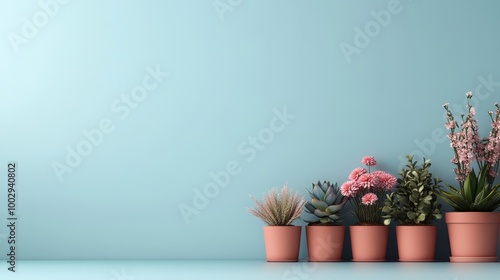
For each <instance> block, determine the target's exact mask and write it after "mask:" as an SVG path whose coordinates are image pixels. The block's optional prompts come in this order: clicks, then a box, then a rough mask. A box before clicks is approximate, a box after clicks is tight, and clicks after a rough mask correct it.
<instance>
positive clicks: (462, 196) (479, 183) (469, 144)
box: [440, 92, 500, 212]
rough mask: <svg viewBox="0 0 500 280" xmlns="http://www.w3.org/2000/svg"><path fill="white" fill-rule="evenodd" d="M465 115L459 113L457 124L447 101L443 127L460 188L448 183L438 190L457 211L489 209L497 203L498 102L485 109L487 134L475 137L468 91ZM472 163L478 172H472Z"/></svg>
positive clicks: (499, 193)
mask: <svg viewBox="0 0 500 280" xmlns="http://www.w3.org/2000/svg"><path fill="white" fill-rule="evenodd" d="M466 96H467V106H468V114H467V115H461V125H460V126H459V125H458V123H457V121H455V118H454V117H453V114H452V112H451V111H450V109H449V107H448V103H446V104H444V105H443V107H444V109H445V110H446V123H445V127H446V128H447V129H448V130H449V131H450V133H449V134H448V138H450V146H451V148H453V152H454V157H453V159H452V160H451V162H452V163H454V164H455V165H456V168H454V172H455V175H456V180H457V181H458V183H459V185H460V189H458V188H455V187H452V186H450V185H448V191H444V190H441V191H440V196H441V198H442V199H443V200H444V201H445V202H446V203H448V204H449V205H450V206H451V207H453V208H454V209H455V210H456V211H461V212H466V211H467V212H472V211H475V212H490V211H494V210H495V209H497V208H498V207H499V206H500V184H497V185H494V181H495V178H496V176H497V172H498V164H499V160H500V133H499V129H500V105H498V103H495V107H496V111H495V113H493V112H492V111H490V112H488V114H489V116H490V119H491V131H490V133H489V136H488V137H485V138H483V139H481V138H480V137H479V128H478V125H477V121H476V119H475V115H476V110H475V109H474V107H473V106H472V105H470V100H471V99H472V93H471V92H468V93H467V94H466ZM474 163H475V165H476V167H477V170H478V171H479V173H478V174H477V175H476V171H475V169H474Z"/></svg>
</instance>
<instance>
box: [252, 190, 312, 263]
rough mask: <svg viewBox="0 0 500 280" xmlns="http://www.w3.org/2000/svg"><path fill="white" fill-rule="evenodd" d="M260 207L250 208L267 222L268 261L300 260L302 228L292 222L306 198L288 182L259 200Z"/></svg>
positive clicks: (296, 217)
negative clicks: (295, 191)
mask: <svg viewBox="0 0 500 280" xmlns="http://www.w3.org/2000/svg"><path fill="white" fill-rule="evenodd" d="M250 197H251V198H252V200H253V201H254V202H255V205H256V207H255V208H252V209H248V211H249V212H250V213H251V214H252V215H254V216H256V217H258V218H260V219H261V220H262V221H264V222H265V223H266V224H267V226H264V243H265V247H266V259H267V261H268V262H296V261H298V260H299V250H300V234H301V229H302V227H300V226H294V225H292V222H293V221H294V220H296V219H298V218H299V217H300V215H301V214H302V210H303V209H304V204H305V203H306V201H305V199H304V198H303V197H301V196H299V194H298V193H293V192H292V191H290V190H289V189H288V186H287V184H285V186H283V188H282V189H281V191H279V192H278V191H277V190H276V189H275V188H273V189H272V190H271V191H270V192H269V193H267V194H265V195H264V196H263V197H262V201H258V200H256V199H255V198H254V197H253V196H250Z"/></svg>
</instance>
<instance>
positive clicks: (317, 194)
mask: <svg viewBox="0 0 500 280" xmlns="http://www.w3.org/2000/svg"><path fill="white" fill-rule="evenodd" d="M307 191H308V192H309V195H310V196H311V200H310V201H308V202H307V203H306V205H305V208H306V209H305V212H306V213H309V214H312V215H314V216H313V218H312V219H310V220H306V219H304V221H305V222H307V223H309V224H310V225H313V224H323V225H329V224H335V223H338V222H340V221H341V219H340V214H339V211H340V210H341V209H342V208H343V207H344V205H345V204H346V202H347V200H348V199H347V197H344V196H342V194H341V193H340V191H339V188H338V186H337V183H335V185H332V184H330V182H328V181H324V182H323V184H321V182H320V181H318V182H317V183H316V184H314V183H313V184H312V189H311V190H307Z"/></svg>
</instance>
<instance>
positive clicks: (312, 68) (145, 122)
mask: <svg viewBox="0 0 500 280" xmlns="http://www.w3.org/2000/svg"><path fill="white" fill-rule="evenodd" d="M45 1H46V0H42V2H45ZM221 1H223V2H224V3H227V1H226V0H221ZM388 2H389V1H388V0H380V1H327V0H323V1H284V0H282V1H266V0H254V1H248V0H243V1H241V3H239V2H238V1H233V3H235V4H238V3H239V5H235V6H233V7H232V10H231V11H228V12H226V13H225V14H224V18H223V19H222V18H221V17H219V16H218V14H217V12H216V11H215V9H214V7H213V1H212V0H206V1H184V0H177V1H173V0H171V1H152V0H150V1H96V0H92V1H76V0H73V1H70V2H69V3H68V4H66V5H59V9H60V10H59V11H58V13H57V14H56V15H55V16H53V17H51V18H50V19H49V22H48V24H47V25H46V26H44V27H42V28H40V29H39V30H38V33H37V34H36V35H35V36H34V37H33V38H30V39H29V41H28V43H26V44H24V45H21V46H19V50H18V51H17V52H16V51H15V50H14V48H13V47H12V45H11V43H10V42H9V34H10V33H16V34H20V33H21V29H22V27H23V18H25V17H26V18H29V19H31V18H32V16H33V15H34V14H36V13H37V12H38V11H41V7H40V6H39V5H38V4H36V2H35V1H13V0H10V1H7V0H2V1H0V23H1V24H0V34H2V38H3V39H2V40H0V56H1V57H0V61H1V63H0V75H1V77H2V80H1V83H0V94H1V95H0V96H1V97H0V127H1V129H2V137H1V138H0V139H1V140H0V158H1V162H2V163H3V166H5V164H6V163H7V162H8V161H16V162H17V163H18V165H19V171H18V180H19V183H18V193H19V196H18V198H19V206H18V217H19V222H18V223H19V226H18V242H19V246H18V256H19V258H21V259H263V258H264V245H263V236H262V225H263V224H262V222H261V221H259V220H258V219H256V218H254V217H253V216H251V215H250V214H248V213H247V211H246V207H249V206H252V202H251V200H250V198H249V194H253V195H255V196H260V195H261V194H262V193H263V192H266V191H267V190H268V189H269V188H271V187H280V186H282V185H283V184H284V183H285V182H288V183H289V185H290V187H292V188H293V189H296V190H299V191H300V192H301V193H303V194H306V192H305V189H304V188H305V187H309V186H310V184H311V182H313V181H317V180H330V181H333V182H339V183H342V182H343V181H345V180H346V178H347V176H348V174H349V172H350V171H351V170H352V169H353V168H355V167H358V166H359V165H360V163H359V161H360V159H361V157H362V156H365V155H373V156H375V157H376V158H377V160H378V161H379V163H380V166H379V167H380V169H383V170H386V171H389V172H392V173H394V174H396V173H397V172H398V171H399V168H400V166H401V158H402V157H403V156H404V155H405V154H407V153H417V154H420V155H424V156H426V157H427V158H431V159H432V161H433V169H432V170H433V172H434V173H435V174H436V175H439V176H440V177H442V178H443V179H445V181H446V182H449V183H454V180H453V177H454V176H453V173H452V171H451V169H452V167H453V166H452V164H451V163H450V162H449V160H450V159H451V155H452V151H451V149H450V148H449V144H448V142H447V141H443V137H442V136H441V137H438V138H436V139H438V140H430V139H432V138H431V137H432V135H433V133H439V131H444V129H443V112H444V111H443V109H442V107H441V105H442V104H443V103H445V102H449V103H450V104H452V105H453V106H455V107H456V106H457V105H459V104H462V103H463V101H464V99H465V92H466V91H469V90H475V89H476V87H477V86H478V85H480V84H481V83H480V77H484V78H486V79H487V77H488V76H489V75H491V79H492V80H493V81H495V82H496V81H499V82H500V71H499V70H498V69H499V68H498V67H499V65H500V54H499V49H500V39H499V37H498V27H499V26H500V18H499V17H498V12H499V11H500V2H499V1H495V0H489V1H472V0H470V1H465V0H464V1H452V0H448V1H431V0H428V1H407V0H402V1H401V4H400V6H401V7H402V11H401V12H400V13H399V14H395V15H392V18H391V21H390V23H389V24H388V25H387V26H386V27H383V28H382V29H381V30H380V32H379V34H378V35H377V36H375V37H374V38H372V39H371V42H370V44H369V45H367V46H366V47H365V48H363V49H361V53H359V54H354V55H352V57H351V59H352V61H351V62H350V63H349V62H348V61H347V59H346V57H345V56H344V55H343V53H342V51H341V49H340V47H339V44H341V43H342V42H345V43H349V44H353V39H354V36H355V31H354V28H356V27H360V28H362V29H364V27H365V25H366V24H368V23H369V22H370V21H372V20H373V17H372V15H371V14H370V12H371V11H375V12H378V11H380V10H382V9H387V3H388ZM157 65H159V67H160V69H161V70H162V71H165V72H169V73H170V76H169V77H168V78H166V80H165V81H164V82H163V83H161V84H160V85H159V87H158V88H157V89H156V90H154V91H152V92H151V93H150V94H149V95H148V97H147V98H146V99H145V100H144V101H143V102H141V103H140V104H139V106H138V108H137V109H135V110H133V111H132V112H131V113H130V115H129V116H128V117H127V118H125V119H123V120H121V119H120V118H119V115H118V114H115V113H114V112H113V111H112V110H111V108H110V106H111V104H112V103H113V101H114V100H116V99H118V98H120V95H122V94H130V91H131V90H132V88H133V87H135V86H137V85H140V84H141V83H142V79H143V77H144V76H145V75H146V74H147V71H146V70H145V69H146V67H148V66H150V67H152V68H155V67H156V66H157ZM499 92H500V85H499V84H496V85H494V86H492V87H491V86H490V90H489V91H488V90H486V88H484V87H483V89H482V94H484V95H486V94H488V95H489V96H488V98H483V99H482V100H479V102H477V104H476V105H477V109H478V113H479V116H478V118H479V122H480V125H481V126H482V127H483V128H484V129H485V130H484V131H483V132H484V133H486V132H487V129H488V127H489V121H488V117H487V114H486V112H487V111H488V110H491V109H493V108H494V107H493V103H494V102H495V101H498V100H499V98H498V93H499ZM284 107H286V108H287V111H288V112H289V113H290V114H293V115H294V116H295V118H294V119H292V120H291V121H290V123H289V124H288V125H287V126H286V128H285V129H284V130H283V131H281V132H278V133H275V134H274V137H273V139H272V141H270V143H268V144H266V146H265V149H263V150H262V151H258V153H257V154H256V157H255V158H253V159H252V160H250V161H247V158H248V155H246V154H242V153H241V152H239V151H238V146H239V145H241V144H242V143H243V144H245V142H244V141H247V138H248V137H249V136H255V135H257V134H258V133H259V132H260V131H262V129H265V128H267V127H268V126H269V122H270V121H271V120H272V119H273V117H274V113H273V110H274V109H277V110H282V109H283V108H284ZM104 118H109V119H111V120H112V121H113V123H114V124H115V130H114V131H113V132H112V133H110V134H106V135H105V136H104V139H103V141H102V143H101V144H100V145H98V146H96V147H94V149H93V151H92V152H91V153H90V155H89V156H87V157H85V158H84V159H83V161H82V163H81V164H80V165H79V166H77V167H76V168H74V171H73V172H72V173H67V174H64V176H63V179H64V180H63V181H62V182H60V181H59V180H58V178H57V176H56V175H55V173H54V172H53V169H52V166H51V165H52V164H53V162H54V161H57V162H61V163H64V159H65V157H66V154H67V152H66V147H67V146H70V147H73V148H74V147H75V146H76V145H77V144H78V143H79V142H80V141H82V140H84V139H85V137H84V136H83V134H82V130H83V129H87V130H89V129H95V128H96V127H97V126H98V123H99V122H100V121H101V120H102V119H104ZM433 131H434V132H433ZM230 161H236V162H238V163H239V166H240V168H241V173H240V174H238V175H236V176H232V177H231V180H230V183H229V185H228V186H227V187H226V188H224V189H222V190H221V191H220V193H219V194H218V195H217V196H216V197H215V198H213V199H211V200H210V201H209V204H208V206H207V207H206V208H204V209H202V210H201V211H200V214H199V215H197V216H192V217H191V222H190V223H189V224H186V222H185V220H184V219H183V217H182V215H181V212H180V211H179V206H180V205H181V204H183V203H184V204H186V205H191V204H192V200H193V197H194V192H193V189H194V188H197V189H199V190H201V189H203V187H204V186H205V184H207V183H209V182H211V181H212V179H211V177H210V176H209V174H210V172H219V171H221V170H224V169H225V168H226V164H227V163H228V162H230ZM2 169H3V170H0V181H1V182H5V181H6V178H5V173H6V170H5V169H6V167H2ZM4 185H5V184H4ZM1 189H2V190H3V191H1V192H0V199H1V201H2V204H0V205H1V207H2V209H0V218H1V221H5V217H6V206H5V204H4V202H5V201H6V190H5V189H6V186H2V188H1ZM3 223H4V222H2V224H3ZM351 223H352V219H350V218H346V223H345V224H346V225H348V224H351ZM297 224H303V223H301V222H298V223H297ZM437 224H438V225H439V238H438V242H439V244H438V248H437V258H438V260H447V258H448V256H449V245H448V240H447V231H446V227H445V223H444V221H439V222H438V223H437ZM5 234H6V230H5V227H4V226H2V227H0V239H1V243H0V249H1V252H2V254H1V256H2V257H4V256H5V250H6V244H5ZM303 241H305V240H303ZM302 245H303V246H302V250H301V258H302V259H304V258H305V257H306V247H305V242H303V244H302ZM395 246H396V245H395V239H394V232H391V241H390V245H389V252H388V258H389V259H390V260H395V259H396V258H397V255H396V247H395ZM344 250H345V254H344V258H345V259H350V249H349V239H346V245H345V246H344Z"/></svg>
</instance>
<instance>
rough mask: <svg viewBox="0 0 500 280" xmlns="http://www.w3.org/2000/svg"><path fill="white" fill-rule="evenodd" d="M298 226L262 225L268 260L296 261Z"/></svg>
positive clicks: (298, 246) (297, 255) (297, 257)
mask: <svg viewBox="0 0 500 280" xmlns="http://www.w3.org/2000/svg"><path fill="white" fill-rule="evenodd" d="M301 231H302V227H300V226H264V243H265V245H266V260H267V261H268V262H297V261H299V250H300V234H301Z"/></svg>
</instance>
